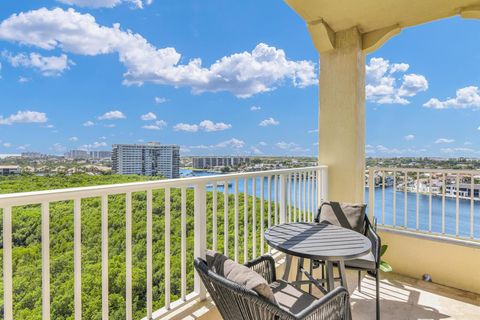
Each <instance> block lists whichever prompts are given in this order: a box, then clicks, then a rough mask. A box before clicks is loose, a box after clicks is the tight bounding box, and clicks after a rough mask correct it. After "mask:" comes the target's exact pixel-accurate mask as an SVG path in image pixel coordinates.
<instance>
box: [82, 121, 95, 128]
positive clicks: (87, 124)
mask: <svg viewBox="0 0 480 320" xmlns="http://www.w3.org/2000/svg"><path fill="white" fill-rule="evenodd" d="M94 125H95V123H94V122H93V121H90V120H88V121H85V122H84V123H83V126H84V127H93V126H94Z"/></svg>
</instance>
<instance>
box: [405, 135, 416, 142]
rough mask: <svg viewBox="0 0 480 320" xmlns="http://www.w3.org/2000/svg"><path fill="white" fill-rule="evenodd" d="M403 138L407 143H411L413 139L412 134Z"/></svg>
mask: <svg viewBox="0 0 480 320" xmlns="http://www.w3.org/2000/svg"><path fill="white" fill-rule="evenodd" d="M403 138H404V139H405V140H407V141H412V140H414V139H415V135H413V134H408V135H406V136H405V137H403Z"/></svg>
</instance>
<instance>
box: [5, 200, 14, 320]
mask: <svg viewBox="0 0 480 320" xmlns="http://www.w3.org/2000/svg"><path fill="white" fill-rule="evenodd" d="M3 318H4V319H5V320H13V269H12V207H6V208H3Z"/></svg>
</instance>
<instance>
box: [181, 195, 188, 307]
mask: <svg viewBox="0 0 480 320" xmlns="http://www.w3.org/2000/svg"><path fill="white" fill-rule="evenodd" d="M181 198H182V204H181V213H180V214H181V217H180V220H181V222H180V223H181V224H182V226H181V233H182V234H181V242H182V245H181V247H182V248H181V250H182V258H181V265H182V266H181V278H182V289H181V296H182V300H183V301H185V300H186V299H187V189H186V188H185V187H183V188H182V190H181Z"/></svg>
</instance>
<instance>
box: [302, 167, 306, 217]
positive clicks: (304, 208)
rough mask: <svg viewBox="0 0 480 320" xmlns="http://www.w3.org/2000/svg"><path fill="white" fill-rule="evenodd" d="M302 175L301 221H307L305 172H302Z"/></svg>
mask: <svg viewBox="0 0 480 320" xmlns="http://www.w3.org/2000/svg"><path fill="white" fill-rule="evenodd" d="M302 176H303V191H302V192H303V221H304V222H307V174H306V173H305V172H304V173H303V174H302Z"/></svg>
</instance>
